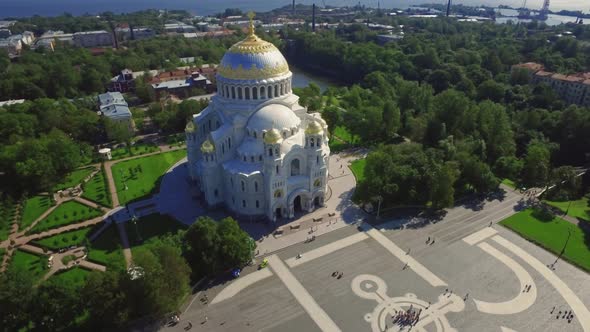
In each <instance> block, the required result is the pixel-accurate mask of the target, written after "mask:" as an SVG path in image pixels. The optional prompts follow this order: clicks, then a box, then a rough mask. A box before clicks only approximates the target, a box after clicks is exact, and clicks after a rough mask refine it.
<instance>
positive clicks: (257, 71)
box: [217, 15, 289, 80]
mask: <svg viewBox="0 0 590 332" xmlns="http://www.w3.org/2000/svg"><path fill="white" fill-rule="evenodd" d="M249 16H250V27H249V33H248V36H247V37H246V38H245V39H244V40H242V41H240V42H238V43H236V44H234V45H233V46H232V47H230V48H229V50H228V51H227V52H226V53H225V54H224V56H223V58H222V59H221V63H220V64H219V67H218V68H217V72H218V73H219V75H220V76H221V77H224V78H229V79H235V80H264V79H268V78H273V77H277V76H282V75H285V74H288V73H289V64H288V63H287V60H286V59H285V57H284V56H283V54H282V53H281V51H279V49H278V48H276V47H275V46H274V45H273V44H272V43H269V42H267V41H265V40H262V39H260V37H258V36H256V34H255V33H254V23H253V21H252V18H253V15H249Z"/></svg>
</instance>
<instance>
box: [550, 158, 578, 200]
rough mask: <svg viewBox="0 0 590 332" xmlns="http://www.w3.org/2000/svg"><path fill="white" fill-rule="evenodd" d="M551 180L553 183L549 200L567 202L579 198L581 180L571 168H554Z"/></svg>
mask: <svg viewBox="0 0 590 332" xmlns="http://www.w3.org/2000/svg"><path fill="white" fill-rule="evenodd" d="M551 180H552V182H554V183H555V187H554V188H553V189H551V191H550V196H551V199H554V200H562V201H568V200H571V199H575V198H577V197H579V196H580V189H581V185H582V180H581V177H580V176H578V172H576V169H575V168H573V167H572V166H560V167H557V168H555V169H554V170H553V171H552V172H551Z"/></svg>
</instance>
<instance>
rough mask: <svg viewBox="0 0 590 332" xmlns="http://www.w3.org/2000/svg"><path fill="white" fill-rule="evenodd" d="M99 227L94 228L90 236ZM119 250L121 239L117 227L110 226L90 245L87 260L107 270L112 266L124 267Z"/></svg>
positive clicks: (100, 225) (99, 225) (121, 253)
mask: <svg viewBox="0 0 590 332" xmlns="http://www.w3.org/2000/svg"><path fill="white" fill-rule="evenodd" d="M101 227H102V224H98V225H97V226H95V229H94V230H93V231H92V232H91V234H93V233H94V231H96V230H98V229H100V228H101ZM121 248H122V247H121V239H120V237H119V231H118V230H117V226H116V225H115V224H111V225H109V226H108V227H107V228H106V229H105V230H104V231H103V232H102V233H101V234H100V235H99V236H98V238H96V239H95V240H94V241H93V242H92V243H91V244H90V248H89V251H88V260H90V261H93V262H96V263H99V264H103V265H106V266H107V268H110V267H113V266H121V267H124V266H125V259H124V257H123V251H122V250H121Z"/></svg>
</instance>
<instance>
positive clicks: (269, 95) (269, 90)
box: [268, 85, 274, 98]
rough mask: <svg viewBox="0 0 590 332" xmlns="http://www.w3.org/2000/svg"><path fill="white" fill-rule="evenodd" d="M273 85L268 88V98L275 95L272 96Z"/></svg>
mask: <svg viewBox="0 0 590 332" xmlns="http://www.w3.org/2000/svg"><path fill="white" fill-rule="evenodd" d="M272 91H273V90H272V85H269V86H268V98H272V97H273V96H274V95H273V94H272Z"/></svg>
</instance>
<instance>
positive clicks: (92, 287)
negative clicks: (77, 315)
mask: <svg viewBox="0 0 590 332" xmlns="http://www.w3.org/2000/svg"><path fill="white" fill-rule="evenodd" d="M122 278H126V276H125V272H124V271H121V270H107V271H106V272H93V273H91V274H90V275H89V276H88V278H87V280H86V284H85V285H84V287H83V288H82V289H81V291H80V297H81V299H82V303H83V304H84V308H86V310H88V314H89V315H88V316H89V317H88V321H87V323H86V324H87V325H88V326H90V327H92V328H93V329H96V330H108V329H112V328H116V327H121V326H123V325H124V324H125V322H127V321H128V320H129V317H130V312H129V311H130V308H129V306H128V304H127V302H128V301H129V299H128V295H127V293H126V291H125V289H124V287H123V285H122V284H121V279H122Z"/></svg>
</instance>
